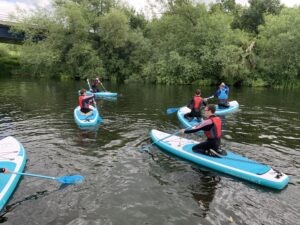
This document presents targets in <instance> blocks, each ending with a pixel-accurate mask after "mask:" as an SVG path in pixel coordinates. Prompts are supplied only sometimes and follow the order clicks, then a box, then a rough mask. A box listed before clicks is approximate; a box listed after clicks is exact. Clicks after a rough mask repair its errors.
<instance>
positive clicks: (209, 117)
mask: <svg viewBox="0 0 300 225" xmlns="http://www.w3.org/2000/svg"><path fill="white" fill-rule="evenodd" d="M215 111H216V107H215V106H214V105H211V104H210V105H207V106H206V107H205V108H204V116H205V117H206V119H205V120H204V121H203V122H202V123H201V124H199V125H197V126H195V127H192V129H182V130H180V132H181V133H186V134H189V133H195V132H198V131H200V130H203V131H204V134H205V136H206V137H207V139H206V141H204V142H201V143H199V144H197V145H194V146H193V148H192V150H193V151H194V152H197V153H202V154H207V155H212V156H215V154H214V153H213V152H212V151H210V150H211V149H212V150H214V151H215V152H216V153H217V154H221V155H226V152H225V150H222V149H220V145H221V135H222V120H221V119H220V117H218V116H215V114H214V113H215Z"/></svg>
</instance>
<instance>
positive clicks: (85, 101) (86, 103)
mask: <svg viewBox="0 0 300 225" xmlns="http://www.w3.org/2000/svg"><path fill="white" fill-rule="evenodd" d="M93 98H94V95H91V96H86V90H85V89H84V88H82V89H81V90H80V96H79V98H78V103H79V106H80V111H81V112H83V113H88V112H90V111H91V110H92V109H91V106H92V104H91V100H92V99H93Z"/></svg>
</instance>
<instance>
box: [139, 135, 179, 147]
mask: <svg viewBox="0 0 300 225" xmlns="http://www.w3.org/2000/svg"><path fill="white" fill-rule="evenodd" d="M179 132H180V130H178V131H176V132H175V133H173V134H170V135H168V136H166V137H164V138H161V139H159V140H157V141H155V142H153V143H151V144H149V145H146V146H144V147H142V150H143V151H147V152H149V147H151V146H152V145H154V144H156V143H157V142H160V141H163V140H165V139H167V138H169V137H171V136H173V135H175V134H178V133H179Z"/></svg>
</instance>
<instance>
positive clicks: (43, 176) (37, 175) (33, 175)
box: [7, 171, 57, 180]
mask: <svg viewBox="0 0 300 225" xmlns="http://www.w3.org/2000/svg"><path fill="white" fill-rule="evenodd" d="M7 173H11V174H17V175H22V176H31V177H40V178H46V179H50V180H57V178H56V177H51V176H45V175H40V174H34V173H20V172H12V171H7Z"/></svg>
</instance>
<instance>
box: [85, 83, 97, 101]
mask: <svg viewBox="0 0 300 225" xmlns="http://www.w3.org/2000/svg"><path fill="white" fill-rule="evenodd" d="M86 81H87V83H88V86H89V88H90V92H92V94H93V89H92V88H91V85H90V81H89V79H86ZM93 95H94V97H93V102H94V105H95V107H96V106H97V104H96V101H95V94H93Z"/></svg>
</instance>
